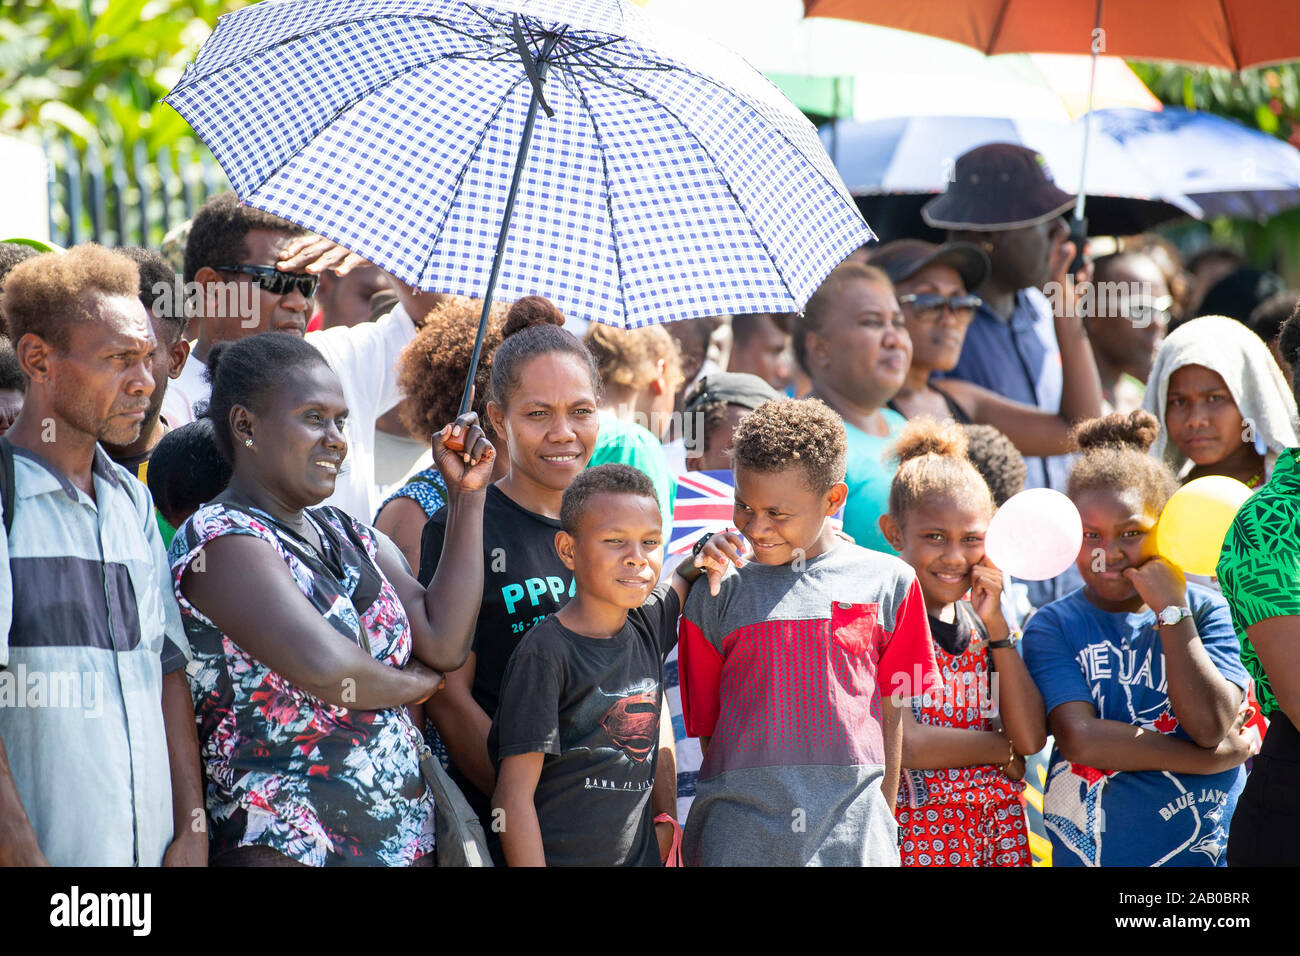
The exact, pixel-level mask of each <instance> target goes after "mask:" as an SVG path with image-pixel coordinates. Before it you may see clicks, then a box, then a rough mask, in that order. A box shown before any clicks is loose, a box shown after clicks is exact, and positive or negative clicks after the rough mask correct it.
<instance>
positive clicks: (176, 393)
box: [162, 305, 415, 524]
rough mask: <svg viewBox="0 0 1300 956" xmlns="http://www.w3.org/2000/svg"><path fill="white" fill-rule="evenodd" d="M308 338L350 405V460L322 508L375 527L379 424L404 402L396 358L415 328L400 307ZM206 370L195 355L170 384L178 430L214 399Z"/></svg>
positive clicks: (169, 404)
mask: <svg viewBox="0 0 1300 956" xmlns="http://www.w3.org/2000/svg"><path fill="white" fill-rule="evenodd" d="M306 338H307V341H308V342H310V343H311V344H312V345H314V346H316V348H317V349H318V350H319V351H320V353H321V355H323V356H324V357H325V361H326V363H328V364H329V367H330V368H332V369H333V370H334V372H335V373H336V374H337V375H338V377H339V380H340V381H341V382H342V384H343V400H344V402H346V403H347V406H348V420H347V424H346V425H345V426H344V428H343V434H344V437H346V438H347V440H348V457H347V460H346V461H345V462H344V463H343V470H342V471H341V472H340V473H339V477H338V480H337V482H336V483H335V485H334V494H332V495H330V496H329V497H328V498H327V499H325V501H324V502H322V504H327V505H335V506H336V507H339V508H342V509H343V510H344V511H346V512H347V513H348V514H350V515H351V516H352V517H354V518H356V519H357V520H358V521H361V522H363V523H365V524H370V522H371V521H373V520H374V517H375V509H376V508H377V507H378V505H379V491H378V489H377V488H376V487H375V419H377V418H378V417H379V416H380V415H382V414H384V412H386V411H388V410H389V409H390V408H392V407H393V406H394V405H396V404H397V403H398V402H399V401H400V400H401V398H402V395H401V392H400V391H399V390H398V388H397V359H398V356H399V355H401V353H402V349H404V348H405V347H406V346H407V344H408V343H409V342H410V341H411V340H412V339H413V338H415V325H414V324H413V323H412V322H411V319H410V316H408V315H407V314H406V310H405V309H404V308H402V306H401V305H398V306H397V307H396V308H395V309H393V311H392V312H390V313H388V314H387V315H385V316H383V317H382V318H380V319H377V320H375V321H374V322H362V323H361V324H360V325H354V326H352V327H351V328H348V327H346V326H338V327H336V328H332V329H321V330H320V331H317V332H309V333H307V336H306ZM206 370H207V366H206V365H204V363H203V362H202V361H200V360H199V358H198V357H197V356H196V355H195V354H194V353H193V352H191V353H190V357H189V358H188V359H187V360H186V362H185V367H184V368H182V369H181V374H180V376H179V377H177V378H176V379H175V380H174V381H171V382H169V383H168V385H167V394H166V395H165V396H163V411H162V414H163V417H164V418H166V419H167V421H168V422H169V423H170V424H171V425H172V427H173V428H175V427H178V426H180V425H184V424H186V423H188V422H192V421H194V406H195V405H198V404H201V403H203V402H206V401H207V400H208V399H209V398H210V397H211V394H212V387H211V386H210V385H209V384H208V383H207V381H206V379H205V378H204V377H203V376H204V373H205V372H206Z"/></svg>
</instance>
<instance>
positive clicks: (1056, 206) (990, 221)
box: [921, 143, 1096, 491]
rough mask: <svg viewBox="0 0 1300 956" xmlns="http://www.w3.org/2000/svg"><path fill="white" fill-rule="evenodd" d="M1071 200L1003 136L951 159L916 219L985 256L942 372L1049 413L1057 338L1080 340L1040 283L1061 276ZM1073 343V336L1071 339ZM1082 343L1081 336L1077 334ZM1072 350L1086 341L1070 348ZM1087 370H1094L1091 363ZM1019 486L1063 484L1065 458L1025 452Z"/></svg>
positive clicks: (1056, 378)
mask: <svg viewBox="0 0 1300 956" xmlns="http://www.w3.org/2000/svg"><path fill="white" fill-rule="evenodd" d="M1073 203H1074V197H1073V196H1071V195H1070V194H1069V193H1067V192H1065V191H1064V190H1062V189H1060V188H1059V187H1057V186H1056V184H1055V183H1053V182H1052V179H1051V176H1050V174H1049V173H1048V170H1047V165H1046V163H1045V162H1044V161H1043V158H1042V157H1041V156H1039V155H1038V154H1037V153H1035V152H1034V151H1033V150H1031V149H1027V148H1025V147H1023V146H1017V145H1013V144H1011V143H989V144H987V145H984V146H978V147H976V148H975V149H972V150H971V151H970V152H968V153H965V154H963V155H962V156H960V157H959V158H958V159H957V163H956V168H955V170H954V177H953V180H952V181H951V182H949V184H948V190H947V191H946V192H945V193H944V194H943V195H942V196H939V197H937V198H935V199H933V200H931V201H930V202H929V203H927V204H926V206H925V208H924V209H923V210H922V211H921V215H922V218H924V219H925V221H926V222H927V223H929V224H930V225H931V226H934V227H936V228H940V229H947V230H948V238H949V239H950V240H957V241H962V242H969V243H972V244H973V245H976V246H979V247H980V248H981V249H982V250H983V251H984V252H985V253H986V254H987V256H988V258H989V264H990V269H989V274H988V277H987V278H986V279H985V280H984V281H983V282H982V283H981V284H980V286H979V287H978V288H977V289H974V290H972V291H974V292H976V293H977V294H978V295H979V297H980V298H981V299H982V300H983V302H982V304H981V305H980V306H979V308H978V309H977V310H976V312H975V317H974V319H973V320H972V321H971V326H970V328H969V330H968V331H967V333H966V342H965V345H964V346H963V348H962V354H961V358H960V360H959V361H958V362H957V366H956V368H954V369H953V370H952V371H951V372H950V373H949V375H951V377H953V378H958V379H963V380H965V381H968V382H974V383H975V384H977V385H982V386H984V387H985V388H987V389H989V390H991V391H994V392H997V393H998V394H1000V395H1002V396H1004V397H1006V398H1009V399H1013V400H1014V401H1018V402H1023V403H1025V404H1028V405H1037V406H1038V407H1039V408H1041V409H1044V410H1046V411H1050V412H1053V413H1058V412H1059V411H1060V407H1061V391H1062V372H1061V349H1060V346H1059V344H1058V337H1059V336H1061V335H1070V336H1074V337H1077V338H1079V339H1081V340H1082V339H1084V331H1083V326H1082V324H1081V322H1080V321H1079V319H1078V318H1076V317H1073V316H1059V317H1055V321H1054V317H1053V315H1052V307H1051V305H1050V303H1049V302H1048V300H1047V298H1046V296H1044V295H1043V293H1042V291H1041V290H1042V287H1043V286H1044V285H1046V284H1047V283H1048V282H1050V281H1053V280H1056V281H1060V282H1062V283H1063V282H1064V278H1065V269H1066V264H1067V263H1068V262H1069V261H1070V259H1071V258H1073V254H1074V247H1073V244H1072V243H1070V242H1069V241H1068V239H1067V236H1068V232H1069V230H1068V228H1067V226H1066V223H1065V221H1064V220H1063V219H1062V218H1061V214H1062V213H1063V212H1065V210H1067V209H1068V208H1070V206H1072V205H1073ZM1072 344H1073V343H1072ZM1083 344H1084V345H1085V346H1086V340H1084V341H1083ZM1073 351H1078V352H1079V353H1080V354H1082V353H1083V352H1086V348H1084V349H1079V350H1073ZM1093 375H1094V376H1095V375H1096V372H1095V370H1094V372H1093ZM1025 464H1026V467H1027V469H1028V475H1027V477H1026V481H1025V486H1026V487H1027V488H1042V487H1048V488H1055V489H1057V490H1058V491H1064V490H1065V479H1066V474H1067V471H1068V460H1067V458H1066V457H1065V456H1060V455H1058V456H1053V457H1049V458H1030V459H1028V460H1026V462H1025Z"/></svg>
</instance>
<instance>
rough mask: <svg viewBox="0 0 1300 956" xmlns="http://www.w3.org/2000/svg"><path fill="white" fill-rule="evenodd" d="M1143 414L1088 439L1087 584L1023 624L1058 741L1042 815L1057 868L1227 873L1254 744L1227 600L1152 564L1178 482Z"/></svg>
mask: <svg viewBox="0 0 1300 956" xmlns="http://www.w3.org/2000/svg"><path fill="white" fill-rule="evenodd" d="M1158 430H1159V424H1158V422H1157V421H1156V420H1155V418H1154V417H1153V416H1151V415H1150V414H1148V413H1146V412H1143V411H1136V412H1133V413H1132V414H1131V415H1129V416H1127V417H1125V416H1120V415H1110V416H1107V417H1106V418H1103V419H1096V420H1093V421H1090V422H1085V423H1083V424H1081V425H1080V426H1079V428H1078V429H1077V433H1076V434H1077V438H1078V444H1079V448H1080V455H1079V458H1078V459H1077V460H1076V462H1075V464H1074V466H1073V468H1072V470H1071V473H1070V480H1069V485H1068V491H1069V496H1070V499H1071V500H1072V501H1073V502H1074V504H1075V505H1076V506H1077V508H1078V511H1079V515H1080V517H1081V521H1082V531H1083V542H1082V547H1081V548H1080V549H1079V552H1078V558H1077V560H1076V562H1075V566H1076V567H1077V568H1078V570H1079V573H1080V574H1081V575H1082V577H1083V580H1084V586H1083V587H1082V588H1080V589H1079V590H1076V591H1074V592H1073V593H1071V594H1069V595H1067V596H1065V597H1064V598H1061V599H1060V600H1058V601H1054V602H1052V603H1051V604H1048V605H1046V606H1045V607H1043V608H1041V609H1040V610H1039V611H1038V613H1037V614H1036V615H1034V617H1033V618H1032V619H1031V620H1030V622H1029V624H1028V626H1027V627H1026V629H1025V642H1024V652H1025V664H1026V665H1027V666H1028V669H1029V672H1030V673H1031V674H1032V675H1033V678H1034V680H1035V682H1036V683H1037V684H1038V688H1039V690H1040V691H1041V692H1042V695H1043V699H1044V704H1045V707H1046V710H1047V719H1048V724H1049V727H1050V730H1051V732H1052V734H1053V735H1054V737H1055V744H1054V746H1053V750H1052V758H1051V764H1050V767H1049V770H1048V780H1047V788H1046V792H1045V795H1044V802H1043V817H1044V820H1045V822H1046V824H1047V829H1048V833H1049V836H1050V837H1051V841H1052V862H1053V865H1054V866H1081V865H1083V866H1158V865H1166V864H1168V865H1179V866H1223V865H1225V864H1226V855H1225V853H1224V850H1225V848H1226V843H1227V835H1228V826H1229V822H1230V820H1231V818H1232V813H1233V810H1234V808H1235V806H1236V802H1237V797H1238V795H1239V794H1240V793H1241V790H1242V786H1243V784H1244V782H1245V771H1244V769H1243V768H1242V764H1243V763H1244V762H1245V761H1246V759H1247V758H1248V757H1250V756H1251V754H1252V753H1254V752H1256V751H1257V749H1258V743H1257V740H1258V738H1257V737H1256V736H1255V735H1254V734H1252V733H1251V732H1250V731H1249V730H1248V729H1247V728H1246V724H1247V722H1248V721H1249V720H1250V718H1251V717H1252V716H1253V713H1252V712H1251V710H1250V709H1249V708H1247V707H1243V704H1242V702H1243V697H1244V692H1245V688H1246V686H1247V684H1248V678H1247V675H1246V672H1245V670H1244V669H1243V668H1242V665H1241V661H1240V659H1239V655H1238V646H1237V639H1236V635H1235V633H1234V631H1233V628H1232V622H1231V620H1230V618H1229V615H1228V608H1227V605H1226V604H1225V603H1224V601H1223V598H1222V597H1220V596H1219V595H1218V594H1217V593H1216V592H1214V591H1212V590H1210V589H1209V588H1205V587H1202V586H1200V585H1197V584H1188V583H1187V582H1186V581H1185V579H1184V577H1183V575H1182V572H1181V571H1180V570H1179V569H1178V568H1177V567H1175V566H1174V565H1173V564H1172V563H1170V561H1169V560H1167V559H1166V558H1164V557H1160V556H1157V555H1154V554H1153V551H1154V548H1153V543H1152V542H1151V541H1150V539H1151V538H1153V537H1154V536H1153V535H1151V532H1152V530H1153V528H1154V527H1155V524H1156V519H1157V518H1158V517H1159V515H1160V512H1161V510H1162V509H1163V508H1164V506H1165V503H1166V502H1167V501H1168V500H1169V498H1170V496H1171V495H1172V494H1173V492H1174V490H1175V488H1176V487H1177V484H1176V482H1175V479H1174V476H1173V474H1172V473H1171V472H1170V470H1169V469H1168V467H1166V466H1165V465H1164V464H1163V463H1162V462H1161V461H1160V460H1158V459H1157V458H1155V457H1153V456H1151V455H1149V454H1147V450H1148V449H1149V448H1150V445H1151V442H1152V440H1153V439H1154V438H1155V436H1156V433H1157V432H1158Z"/></svg>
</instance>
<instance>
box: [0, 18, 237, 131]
mask: <svg viewBox="0 0 1300 956" xmlns="http://www.w3.org/2000/svg"><path fill="white" fill-rule="evenodd" d="M242 5H243V4H241V3H240V2H239V0H3V8H4V16H3V19H0V132H7V133H15V134H17V135H20V136H27V137H31V138H34V139H37V140H39V139H40V138H41V137H42V136H46V135H50V134H59V133H63V132H66V133H68V134H71V136H72V137H73V139H74V140H75V141H76V143H77V145H78V146H94V147H96V148H98V149H100V150H115V149H121V150H122V151H124V152H127V153H129V152H130V151H131V149H132V148H133V147H134V146H135V144H136V142H137V141H140V142H143V143H144V144H145V147H146V151H147V153H148V155H150V156H153V155H154V154H155V153H156V152H157V150H158V148H159V147H160V146H163V145H179V144H180V143H182V142H185V141H188V143H190V144H196V143H197V141H196V140H195V138H194V134H193V133H192V132H191V131H190V128H189V126H188V125H187V124H186V123H185V122H184V120H182V119H181V118H180V117H179V116H177V115H176V113H175V112H174V111H173V110H172V109H171V107H169V106H165V105H163V104H162V103H161V99H162V97H163V96H164V95H165V94H166V93H167V91H168V90H170V89H171V87H172V85H173V84H174V83H175V82H176V80H177V79H179V78H180V75H181V72H182V71H183V70H184V67H185V64H186V63H187V62H189V61H190V60H191V59H192V58H193V56H194V54H195V52H196V51H197V50H198V47H199V44H200V43H201V42H202V41H203V39H204V38H205V37H206V36H207V35H208V33H209V32H210V31H211V29H212V26H213V24H215V23H216V19H217V17H218V16H220V15H221V14H222V13H225V12H227V11H228V10H233V9H235V8H237V7H239V6H242Z"/></svg>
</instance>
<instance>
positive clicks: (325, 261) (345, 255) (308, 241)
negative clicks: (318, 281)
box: [275, 233, 370, 276]
mask: <svg viewBox="0 0 1300 956" xmlns="http://www.w3.org/2000/svg"><path fill="white" fill-rule="evenodd" d="M368 265H370V262H369V261H367V260H365V259H363V258H361V257H360V256H359V255H357V254H356V253H355V252H353V251H352V250H350V249H345V248H344V247H343V246H340V245H339V244H338V243H337V242H334V241H333V240H330V239H326V238H325V237H324V236H318V235H316V234H314V233H308V234H307V235H304V236H297V237H295V238H294V239H292V240H290V242H289V244H288V245H287V246H285V247H284V250H283V251H282V252H281V253H280V260H279V261H278V262H277V263H276V264H275V267H276V268H277V269H279V270H280V271H281V272H310V273H312V274H313V275H319V274H320V273H322V272H324V271H325V270H326V269H329V270H332V271H333V272H334V274H335V275H341V276H345V275H347V274H348V273H349V272H351V271H352V270H353V269H355V268H357V267H358V266H368Z"/></svg>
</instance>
